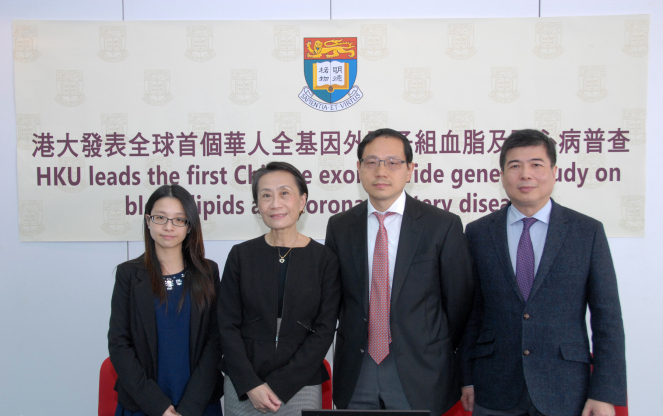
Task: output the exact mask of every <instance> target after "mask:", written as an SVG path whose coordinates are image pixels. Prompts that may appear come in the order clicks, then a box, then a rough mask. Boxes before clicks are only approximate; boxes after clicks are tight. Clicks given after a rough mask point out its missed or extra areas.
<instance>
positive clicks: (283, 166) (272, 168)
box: [251, 162, 308, 205]
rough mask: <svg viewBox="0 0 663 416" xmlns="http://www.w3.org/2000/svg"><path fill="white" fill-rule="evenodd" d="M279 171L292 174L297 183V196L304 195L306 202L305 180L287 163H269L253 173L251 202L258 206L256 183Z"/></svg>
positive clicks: (306, 187)
mask: <svg viewBox="0 0 663 416" xmlns="http://www.w3.org/2000/svg"><path fill="white" fill-rule="evenodd" d="M279 170H284V171H286V172H289V173H291V174H292V176H294V177H295V182H296V183H297V188H298V189H299V195H304V194H306V200H308V186H307V185H306V179H304V175H302V173H301V172H300V171H299V169H297V168H296V167H294V166H292V165H291V164H290V163H288V162H269V163H268V164H267V165H266V166H264V167H262V168H260V169H258V170H257V171H255V172H253V177H252V179H251V192H253V202H255V203H256V205H257V204H258V181H260V178H261V177H263V176H264V175H266V174H268V173H271V172H276V171H279Z"/></svg>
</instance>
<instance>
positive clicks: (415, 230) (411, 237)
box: [391, 194, 423, 310]
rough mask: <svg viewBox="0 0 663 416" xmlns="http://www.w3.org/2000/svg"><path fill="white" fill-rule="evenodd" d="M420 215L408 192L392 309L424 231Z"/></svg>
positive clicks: (392, 296) (399, 243)
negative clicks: (419, 219)
mask: <svg viewBox="0 0 663 416" xmlns="http://www.w3.org/2000/svg"><path fill="white" fill-rule="evenodd" d="M420 216H421V210H420V209H419V207H418V206H417V205H416V203H415V202H414V199H413V198H412V197H410V196H409V195H407V194H406V199H405V210H404V212H403V221H402V222H401V232H400V237H399V239H398V251H397V254H396V264H395V266H394V281H393V284H392V289H391V308H392V310H393V308H394V305H396V301H397V300H398V294H399V293H400V291H401V289H402V288H403V283H404V282H405V278H406V277H407V272H408V270H410V265H411V264H412V259H413V258H414V253H415V252H416V251H417V247H418V246H419V239H420V238H421V234H422V231H423V230H422V228H423V225H422V224H421V223H420V221H417V220H418V218H419V217H420Z"/></svg>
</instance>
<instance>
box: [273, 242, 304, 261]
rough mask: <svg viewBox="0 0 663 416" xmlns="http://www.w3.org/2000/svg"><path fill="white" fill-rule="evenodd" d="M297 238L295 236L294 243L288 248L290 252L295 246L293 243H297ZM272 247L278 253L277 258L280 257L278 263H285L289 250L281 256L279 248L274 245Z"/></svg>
mask: <svg viewBox="0 0 663 416" xmlns="http://www.w3.org/2000/svg"><path fill="white" fill-rule="evenodd" d="M297 237H299V235H295V241H293V242H292V245H291V246H290V250H292V248H293V247H294V246H295V243H296V242H297ZM272 247H275V248H276V251H277V252H278V253H279V257H280V259H279V263H285V257H286V256H287V255H288V253H290V250H288V251H287V252H286V253H285V254H284V255H281V249H280V248H278V247H276V245H272Z"/></svg>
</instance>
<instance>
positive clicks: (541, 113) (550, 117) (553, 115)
mask: <svg viewBox="0 0 663 416" xmlns="http://www.w3.org/2000/svg"><path fill="white" fill-rule="evenodd" d="M534 125H535V127H536V129H537V130H545V131H547V132H548V136H550V137H557V136H559V134H560V132H561V131H562V111H561V110H537V111H535V112H534Z"/></svg>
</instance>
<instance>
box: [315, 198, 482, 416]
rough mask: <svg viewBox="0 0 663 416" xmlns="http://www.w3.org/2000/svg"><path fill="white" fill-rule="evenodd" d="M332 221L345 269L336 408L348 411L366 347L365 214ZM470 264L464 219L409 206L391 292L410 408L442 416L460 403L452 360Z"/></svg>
mask: <svg viewBox="0 0 663 416" xmlns="http://www.w3.org/2000/svg"><path fill="white" fill-rule="evenodd" d="M367 206H368V203H367V202H366V201H364V202H363V203H361V204H359V205H357V206H355V207H353V208H351V209H350V210H348V211H346V212H343V213H341V214H337V215H334V216H333V217H331V218H330V219H329V224H328V225H327V238H326V240H325V244H326V245H327V246H328V247H330V248H331V249H332V250H333V251H334V252H336V253H337V254H338V256H339V258H342V259H345V260H344V261H343V262H342V263H341V281H342V284H343V303H342V305H341V313H340V318H339V325H338V334H337V335H336V348H335V355H334V389H333V391H334V403H335V404H336V406H337V407H339V408H346V407H347V405H348V402H349V401H350V399H351V397H352V394H353V392H354V390H355V386H356V385H357V380H358V379H359V373H360V371H361V364H362V360H363V359H364V354H367V353H368V352H367V344H368V312H369V310H368V309H369V297H368V285H369V284H370V282H369V279H368V248H367V215H368V214H367V213H368V209H367ZM472 297H473V281H472V260H471V258H470V253H469V248H468V245H467V239H466V238H465V236H464V235H463V225H462V224H461V221H460V218H459V217H458V216H457V215H455V214H452V213H450V212H447V211H443V210H441V209H439V208H435V207H434V206H432V205H429V204H426V203H423V202H421V201H417V200H416V199H414V198H412V197H410V196H409V195H408V196H407V198H406V202H405V211H404V213H403V222H402V224H401V232H400V238H399V242H398V252H397V256H396V264H395V269H394V280H393V286H392V290H391V312H390V316H389V318H390V328H391V340H392V341H391V345H392V347H393V350H394V358H395V361H396V367H397V368H398V375H399V378H400V381H401V384H402V386H403V390H404V392H405V396H406V397H407V400H408V403H409V404H410V406H411V407H412V409H415V410H430V411H431V415H440V414H443V413H444V412H446V411H447V410H448V409H449V408H451V407H452V406H453V405H454V404H455V403H456V402H457V401H458V399H459V398H460V386H459V385H458V371H457V364H458V361H459V360H458V359H457V356H456V354H455V353H454V352H455V350H456V347H457V346H458V344H459V342H460V339H461V337H462V335H463V330H464V328H465V324H466V323H467V320H468V318H469V316H470V311H471V309H472Z"/></svg>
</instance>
